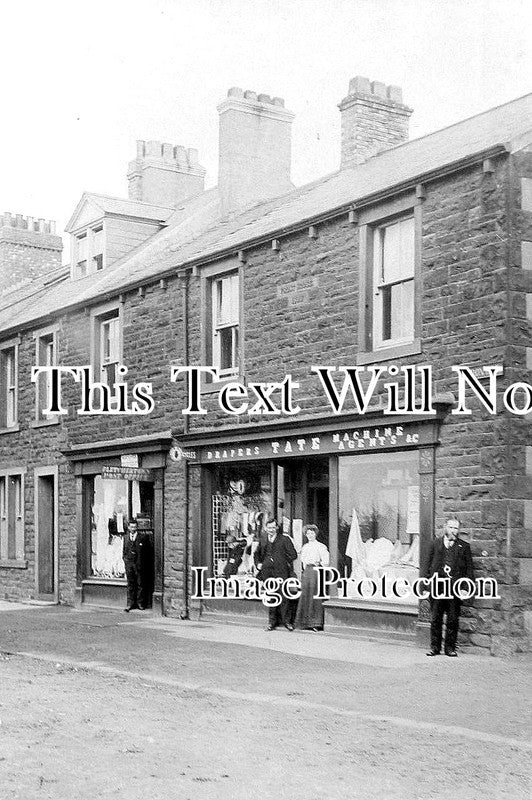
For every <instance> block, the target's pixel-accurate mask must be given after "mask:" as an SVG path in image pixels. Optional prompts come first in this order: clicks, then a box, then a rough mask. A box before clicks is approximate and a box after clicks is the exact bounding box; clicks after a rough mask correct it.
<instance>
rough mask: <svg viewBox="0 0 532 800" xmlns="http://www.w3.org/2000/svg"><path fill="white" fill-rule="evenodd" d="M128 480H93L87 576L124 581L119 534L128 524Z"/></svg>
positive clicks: (97, 477)
mask: <svg viewBox="0 0 532 800" xmlns="http://www.w3.org/2000/svg"><path fill="white" fill-rule="evenodd" d="M127 514H128V481H127V480H121V479H117V480H112V479H102V478H101V476H100V475H97V476H96V477H95V479H94V496H93V503H92V514H91V575H93V576H95V577H99V578H124V577H125V567H124V562H123V560H122V546H123V535H124V533H125V532H126V530H127V521H128V517H127Z"/></svg>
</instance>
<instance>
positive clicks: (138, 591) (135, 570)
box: [122, 520, 145, 611]
mask: <svg viewBox="0 0 532 800" xmlns="http://www.w3.org/2000/svg"><path fill="white" fill-rule="evenodd" d="M143 546H144V541H143V538H142V536H141V534H139V532H138V530H137V523H136V522H135V521H134V520H133V521H132V522H130V523H129V525H128V531H127V533H126V534H125V536H124V545H123V553H122V558H123V559H124V564H125V567H126V578H127V606H126V608H125V609H124V611H133V609H135V608H140V609H142V610H143V609H144V608H145V605H144V602H145V598H144V590H143V584H142V561H143V559H142V556H143V553H142V548H143Z"/></svg>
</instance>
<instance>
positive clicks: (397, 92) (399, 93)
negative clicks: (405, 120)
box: [388, 86, 403, 103]
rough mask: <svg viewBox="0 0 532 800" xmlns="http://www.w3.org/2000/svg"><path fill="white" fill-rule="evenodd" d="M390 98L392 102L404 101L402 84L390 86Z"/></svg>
mask: <svg viewBox="0 0 532 800" xmlns="http://www.w3.org/2000/svg"><path fill="white" fill-rule="evenodd" d="M388 100H391V102H392V103H402V102H403V90H402V89H401V87H400V86H388Z"/></svg>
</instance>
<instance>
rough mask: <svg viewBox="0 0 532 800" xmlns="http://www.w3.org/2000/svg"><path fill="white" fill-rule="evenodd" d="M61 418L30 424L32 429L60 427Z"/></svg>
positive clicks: (35, 420) (37, 420)
mask: <svg viewBox="0 0 532 800" xmlns="http://www.w3.org/2000/svg"><path fill="white" fill-rule="evenodd" d="M59 423H60V419H59V417H54V418H53V419H34V420H32V421H31V422H30V428H46V427H47V426H48V425H59Z"/></svg>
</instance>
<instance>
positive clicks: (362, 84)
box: [349, 75, 371, 94]
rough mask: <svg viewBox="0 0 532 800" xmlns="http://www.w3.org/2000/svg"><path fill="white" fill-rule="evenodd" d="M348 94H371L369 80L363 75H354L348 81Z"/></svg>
mask: <svg viewBox="0 0 532 800" xmlns="http://www.w3.org/2000/svg"><path fill="white" fill-rule="evenodd" d="M349 94H371V84H370V82H369V78H364V76H363V75H356V76H355V77H354V78H351V80H350V81H349Z"/></svg>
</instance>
